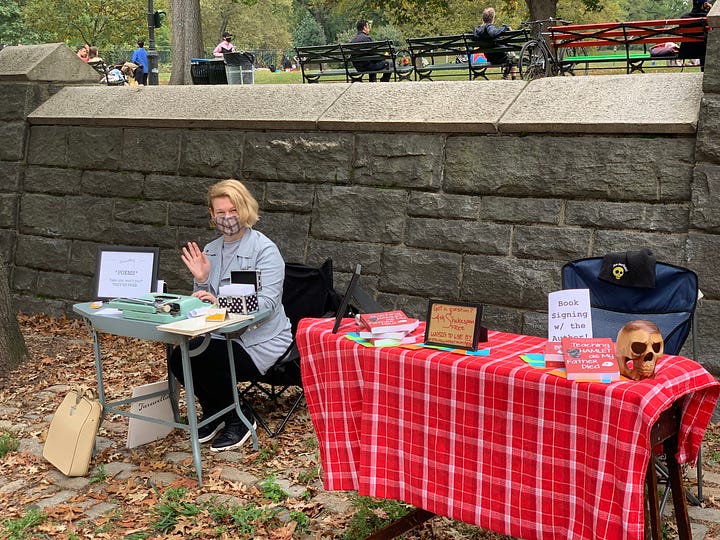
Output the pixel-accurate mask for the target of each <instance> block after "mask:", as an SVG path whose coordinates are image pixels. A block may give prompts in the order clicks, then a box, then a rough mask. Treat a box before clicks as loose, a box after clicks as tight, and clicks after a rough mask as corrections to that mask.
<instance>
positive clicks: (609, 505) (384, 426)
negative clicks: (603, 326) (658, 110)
mask: <svg viewBox="0 0 720 540" xmlns="http://www.w3.org/2000/svg"><path fill="white" fill-rule="evenodd" d="M332 325H333V320H331V319H305V320H303V321H301V323H300V327H299V328H298V332H297V343H298V346H299V349H300V354H301V356H302V378H303V385H304V388H305V393H306V397H307V403H308V409H309V411H310V416H311V418H312V422H313V425H314V427H315V431H316V433H317V436H318V441H319V444H320V457H321V460H322V464H323V468H324V471H325V488H326V489H328V490H357V491H358V492H359V493H360V494H361V495H369V496H374V497H381V498H389V499H397V500H401V501H405V502H407V503H409V504H412V505H414V506H417V507H420V508H424V509H426V510H429V511H430V512H434V513H436V514H441V515H444V516H448V517H451V518H453V519H458V520H462V521H465V522H467V523H473V524H476V525H478V526H480V527H483V528H485V529H491V530H494V531H497V532H500V533H502V534H507V535H511V536H514V537H521V538H527V539H534V538H537V539H543V540H544V539H547V538H593V539H597V538H606V539H613V540H614V539H621V538H642V537H643V493H644V480H645V471H646V469H647V465H648V460H649V457H650V448H649V441H650V430H651V428H652V426H653V424H654V423H655V421H656V420H657V419H658V417H659V415H660V413H661V412H662V411H664V410H666V409H667V408H669V407H670V406H671V405H672V404H673V402H675V401H676V400H678V399H679V398H684V399H683V417H682V424H681V428H680V436H679V439H680V445H679V452H678V455H677V458H678V461H679V462H680V463H691V462H694V461H695V459H696V458H697V452H698V448H699V446H700V443H701V441H702V437H703V434H704V432H705V429H706V427H707V424H708V422H709V421H710V416H711V414H712V412H713V409H714V407H715V403H716V401H717V399H718V394H719V393H720V384H719V383H718V382H717V381H716V380H715V379H714V378H713V377H712V375H710V374H709V373H708V372H707V371H706V370H705V369H704V368H703V367H702V366H700V365H699V364H697V363H696V362H694V361H692V360H689V359H687V358H683V357H680V356H665V357H664V358H663V359H662V360H661V361H660V362H659V363H658V365H657V370H656V375H655V378H653V379H649V380H645V381H640V382H634V381H621V382H616V383H613V384H602V383H576V382H571V381H568V380H566V379H563V378H560V377H557V376H554V375H550V374H547V373H546V372H545V371H544V370H540V369H536V368H533V367H530V366H528V365H527V364H526V363H524V362H523V361H522V360H521V359H520V358H519V357H518V355H519V354H521V353H526V352H542V347H543V343H544V340H542V339H540V338H537V337H530V336H520V335H515V334H507V333H503V332H494V331H491V332H490V335H489V341H488V343H487V345H486V346H488V347H490V349H491V353H490V355H489V356H486V357H478V356H465V355H457V354H450V353H447V352H441V351H437V350H432V349H421V350H409V349H403V348H398V347H389V348H371V347H363V346H362V345H359V344H358V343H355V342H353V341H351V340H349V339H346V338H344V337H343V333H344V332H347V331H353V330H355V324H354V322H352V321H351V320H350V319H348V320H347V321H344V324H343V326H342V327H341V329H340V331H339V332H338V333H337V334H332Z"/></svg>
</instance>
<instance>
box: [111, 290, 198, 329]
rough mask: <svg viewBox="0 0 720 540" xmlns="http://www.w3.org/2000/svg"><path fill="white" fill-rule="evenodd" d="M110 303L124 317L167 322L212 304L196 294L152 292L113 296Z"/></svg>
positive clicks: (161, 322)
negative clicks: (124, 296) (133, 296)
mask: <svg viewBox="0 0 720 540" xmlns="http://www.w3.org/2000/svg"><path fill="white" fill-rule="evenodd" d="M108 305H109V306H110V307H112V308H115V309H119V310H120V311H122V314H123V319H135V320H139V321H150V322H156V323H159V324H166V323H171V322H175V321H179V320H182V319H186V318H187V316H188V313H189V312H190V311H192V310H193V309H198V308H203V307H208V306H209V305H210V304H208V303H207V302H203V301H202V300H200V299H199V298H196V297H194V296H184V295H180V294H165V293H150V294H146V295H145V296H141V297H139V298H113V299H112V300H110V302H108Z"/></svg>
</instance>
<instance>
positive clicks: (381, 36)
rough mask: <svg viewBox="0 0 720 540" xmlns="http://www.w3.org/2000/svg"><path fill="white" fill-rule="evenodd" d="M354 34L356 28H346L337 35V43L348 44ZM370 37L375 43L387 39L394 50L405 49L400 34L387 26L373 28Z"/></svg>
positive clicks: (405, 45)
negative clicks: (393, 46) (391, 43)
mask: <svg viewBox="0 0 720 540" xmlns="http://www.w3.org/2000/svg"><path fill="white" fill-rule="evenodd" d="M356 34H357V28H356V27H355V25H353V27H352V28H348V29H347V30H344V31H342V32H340V33H338V35H337V42H338V43H348V42H349V41H350V40H351V39H352V38H353V37H355V35H356ZM370 35H371V37H372V38H373V39H374V40H376V41H385V40H386V39H389V40H390V41H392V42H393V44H394V45H395V48H396V49H404V48H405V47H407V44H406V42H405V38H404V37H403V34H402V32H401V31H400V30H399V29H397V28H395V27H394V26H392V25H389V24H387V25H383V26H378V27H375V26H373V27H372V31H371V32H370Z"/></svg>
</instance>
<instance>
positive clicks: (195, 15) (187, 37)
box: [170, 0, 203, 84]
mask: <svg viewBox="0 0 720 540" xmlns="http://www.w3.org/2000/svg"><path fill="white" fill-rule="evenodd" d="M170 15H171V18H172V21H171V28H172V52H173V64H172V65H173V67H172V73H171V75H170V84H192V77H191V76H190V59H191V58H202V57H203V50H202V28H201V26H200V0H170Z"/></svg>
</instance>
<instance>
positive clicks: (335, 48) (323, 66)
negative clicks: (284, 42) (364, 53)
mask: <svg viewBox="0 0 720 540" xmlns="http://www.w3.org/2000/svg"><path fill="white" fill-rule="evenodd" d="M295 51H296V53H297V57H298V62H299V63H300V71H301V72H302V78H303V82H306V83H318V82H320V80H321V79H328V80H334V81H342V82H349V81H348V75H347V70H346V69H345V57H344V56H343V52H342V49H341V48H340V44H336V45H313V46H308V47H295Z"/></svg>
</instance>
